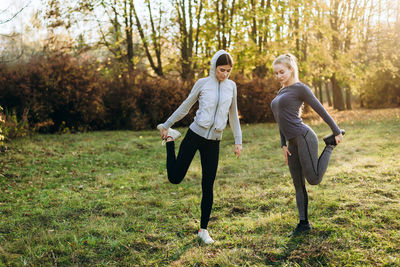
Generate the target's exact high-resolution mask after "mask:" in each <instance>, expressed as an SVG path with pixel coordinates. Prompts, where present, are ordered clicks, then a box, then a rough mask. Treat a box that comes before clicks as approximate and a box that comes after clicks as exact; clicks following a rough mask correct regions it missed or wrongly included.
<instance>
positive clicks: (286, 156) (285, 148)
mask: <svg viewBox="0 0 400 267" xmlns="http://www.w3.org/2000/svg"><path fill="white" fill-rule="evenodd" d="M282 149H283V154H284V155H285V158H286V164H289V158H288V157H289V156H291V155H292V154H291V153H290V151H289V149H288V147H287V146H283V147H282Z"/></svg>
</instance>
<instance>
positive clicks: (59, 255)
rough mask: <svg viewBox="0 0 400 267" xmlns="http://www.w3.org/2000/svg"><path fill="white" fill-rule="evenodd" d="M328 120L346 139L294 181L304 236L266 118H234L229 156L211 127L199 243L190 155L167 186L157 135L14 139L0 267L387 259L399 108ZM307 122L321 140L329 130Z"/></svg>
mask: <svg viewBox="0 0 400 267" xmlns="http://www.w3.org/2000/svg"><path fill="white" fill-rule="evenodd" d="M346 114H347V115H346ZM334 116H336V118H337V119H338V120H339V121H340V126H341V127H343V128H345V129H346V130H347V133H346V136H345V139H344V141H343V142H342V143H341V144H340V145H339V146H338V147H337V148H336V149H335V151H334V153H333V156H332V160H331V164H330V167H329V168H328V171H327V173H326V175H325V178H324V180H323V182H322V183H321V184H320V185H318V186H309V185H308V186H307V189H308V191H309V197H310V204H309V213H310V221H311V223H312V226H313V229H312V231H311V233H310V234H309V235H303V236H299V237H294V238H290V237H288V236H287V234H288V233H289V232H290V231H291V230H292V229H293V228H294V227H295V225H296V223H297V220H298V215H297V209H296V204H295V195H294V188H293V185H292V181H291V177H290V174H289V171H288V168H287V166H286V165H285V161H284V157H283V153H282V151H281V149H280V147H279V136H278V134H277V132H278V131H277V125H276V124H257V125H242V129H243V136H244V143H243V154H242V157H241V158H240V159H236V158H235V156H234V154H233V145H232V143H233V138H232V134H231V131H230V129H227V130H226V131H225V133H224V139H223V140H222V141H221V152H220V164H219V169H218V174H217V179H216V182H215V190H214V195H215V197H214V199H215V200H214V206H213V212H212V214H211V220H210V224H209V231H210V233H211V235H212V237H213V238H214V239H215V240H217V242H216V243H215V244H214V245H212V246H206V245H203V244H201V243H200V242H199V240H198V239H197V238H196V232H197V230H198V227H199V220H200V196H201V190H200V182H201V166H200V162H199V156H198V155H196V157H195V159H194V161H193V163H192V165H191V167H190V169H189V172H188V174H187V176H186V178H185V179H184V181H183V182H182V183H181V184H180V185H172V184H170V183H169V182H168V180H167V178H166V170H165V158H166V155H165V147H162V146H161V145H160V140H159V137H158V135H157V132H155V131H141V132H131V131H115V132H92V133H81V134H69V135H36V136H33V137H30V138H25V139H18V140H14V141H13V142H12V143H10V144H8V150H7V151H6V152H4V153H2V154H1V155H0V190H1V194H0V266H1V265H5V266H22V265H28V266H53V265H58V266H65V265H75V266H77V265H96V266H115V265H123V266H126V265H176V266H181V265H184V266H189V265H190V266H200V265H219V266H232V265H240V266H242V265H252V266H254V265H256V266H263V265H277V266H315V265H330V266H346V265H347V266H353V265H359V266H361V265H387V266H389V265H390V266H393V265H397V266H400V212H399V210H400V186H399V182H400V160H399V156H398V155H397V153H398V151H399V150H400V138H399V133H400V109H390V110H384V111H382V110H381V111H376V113H374V112H373V111H359V112H358V113H357V114H353V113H344V112H343V113H337V114H334ZM309 122H310V124H312V127H313V129H314V130H315V132H316V133H317V134H318V136H319V137H321V138H322V136H324V135H325V134H328V133H329V132H330V130H329V128H328V126H326V124H324V123H321V122H320V120H315V121H311V120H310V121H309ZM180 130H182V131H183V132H185V131H186V130H187V128H184V129H180ZM320 149H321V150H320V151H322V142H321V143H320Z"/></svg>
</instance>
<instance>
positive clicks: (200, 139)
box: [157, 50, 242, 244]
mask: <svg viewBox="0 0 400 267" xmlns="http://www.w3.org/2000/svg"><path fill="white" fill-rule="evenodd" d="M232 65H233V62H232V58H231V56H230V55H229V54H228V53H227V52H226V51H224V50H220V51H218V52H217V53H215V55H214V56H213V58H212V59H211V67H210V75H209V76H208V77H206V78H202V79H199V80H198V81H197V82H196V83H195V85H194V86H193V88H192V91H191V92H190V94H189V96H188V97H187V98H186V100H185V101H183V103H182V104H181V105H180V106H179V108H178V109H177V110H176V111H175V112H174V113H173V114H172V115H171V117H169V118H168V120H167V121H166V122H164V123H163V124H159V125H158V126H157V129H159V130H160V134H161V138H162V139H163V140H166V141H167V144H166V147H167V173H168V179H169V181H170V182H171V183H173V184H179V183H180V182H181V181H182V180H183V178H184V177H185V175H186V172H187V170H188V169H189V166H190V163H191V162H192V160H193V157H194V155H195V153H196V151H197V150H199V152H200V158H201V167H202V181H201V187H202V192H203V196H202V199H201V221H200V230H199V233H198V236H199V237H200V239H201V240H202V241H203V242H204V243H206V244H212V243H214V240H213V239H212V238H211V237H210V235H209V233H208V231H207V225H208V221H209V218H210V214H211V208H212V203H213V185H214V180H215V175H216V173H217V167H218V157H219V142H220V140H221V138H222V131H223V130H224V129H225V127H226V124H227V121H228V116H229V124H230V126H231V128H232V131H233V135H234V138H235V154H236V155H237V156H238V157H239V156H240V153H241V150H242V131H241V129H240V124H239V116H238V110H237V101H236V96H237V90H236V84H235V82H233V81H231V80H229V79H228V77H229V74H230V72H231V70H232ZM197 101H199V109H198V110H197V112H196V116H195V118H194V121H193V123H192V124H191V125H190V126H189V130H188V132H187V133H186V135H185V138H184V139H183V140H182V143H181V145H180V148H179V153H178V156H177V157H176V156H175V144H174V140H176V139H177V138H179V137H180V135H181V134H180V133H179V132H178V131H177V130H174V129H172V128H170V127H171V126H172V125H173V124H174V123H175V122H177V121H179V120H180V119H182V118H183V117H184V116H185V115H186V114H187V113H188V112H189V110H190V108H191V107H192V106H193V105H194V103H196V102H197Z"/></svg>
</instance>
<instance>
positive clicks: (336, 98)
mask: <svg viewBox="0 0 400 267" xmlns="http://www.w3.org/2000/svg"><path fill="white" fill-rule="evenodd" d="M331 81H332V96H333V108H335V109H337V110H344V109H345V107H344V99H343V94H342V89H341V88H340V86H339V81H338V80H337V79H336V74H335V73H333V74H332V77H331Z"/></svg>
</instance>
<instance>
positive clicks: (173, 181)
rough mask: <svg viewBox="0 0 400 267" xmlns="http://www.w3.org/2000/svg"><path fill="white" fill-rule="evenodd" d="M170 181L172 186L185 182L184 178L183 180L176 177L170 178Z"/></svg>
mask: <svg viewBox="0 0 400 267" xmlns="http://www.w3.org/2000/svg"><path fill="white" fill-rule="evenodd" d="M177 178H178V179H177ZM168 180H169V181H170V183H171V184H180V183H181V182H182V180H183V177H182V178H181V177H176V176H173V177H170V176H168Z"/></svg>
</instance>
